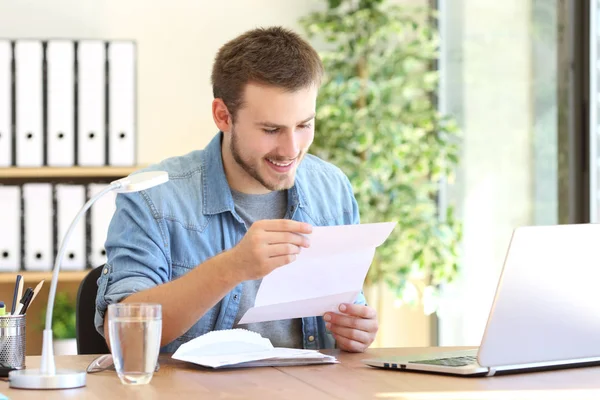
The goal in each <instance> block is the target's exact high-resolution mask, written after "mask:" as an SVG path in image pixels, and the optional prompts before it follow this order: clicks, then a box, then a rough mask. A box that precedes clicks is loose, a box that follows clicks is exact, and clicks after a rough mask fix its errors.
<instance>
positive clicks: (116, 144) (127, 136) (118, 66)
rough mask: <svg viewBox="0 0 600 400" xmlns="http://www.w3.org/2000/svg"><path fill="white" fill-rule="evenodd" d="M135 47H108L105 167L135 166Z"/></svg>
mask: <svg viewBox="0 0 600 400" xmlns="http://www.w3.org/2000/svg"><path fill="white" fill-rule="evenodd" d="M135 58H136V57H135V44H134V43H133V42H124V41H123V42H120V41H115V42H110V43H109V44H108V68H109V72H108V98H109V99H108V110H109V111H108V119H109V121H108V164H109V165H114V166H131V165H135V142H136V132H135V113H136V85H135Z"/></svg>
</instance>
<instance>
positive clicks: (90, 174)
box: [0, 165, 144, 355]
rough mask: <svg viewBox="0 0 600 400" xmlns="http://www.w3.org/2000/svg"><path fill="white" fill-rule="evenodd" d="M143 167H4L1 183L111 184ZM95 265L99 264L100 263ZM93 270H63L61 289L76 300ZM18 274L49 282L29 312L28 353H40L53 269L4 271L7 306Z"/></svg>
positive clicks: (0, 281) (1, 285)
mask: <svg viewBox="0 0 600 400" xmlns="http://www.w3.org/2000/svg"><path fill="white" fill-rule="evenodd" d="M143 167H144V166H142V165H137V166H131V167H112V166H104V167H79V166H74V167H39V168H25V167H8V168H6V167H4V168H0V185H21V184H24V183H27V182H54V183H59V182H73V183H79V184H88V183H108V182H111V181H113V180H116V179H120V178H123V177H125V176H127V175H130V174H131V173H132V172H134V171H136V170H139V169H141V168H143ZM93 267H97V265H94V266H93ZM90 270H91V269H85V270H83V271H66V270H61V271H60V274H59V275H58V288H57V291H58V292H67V293H68V295H69V297H70V298H71V299H72V300H76V297H77V291H78V289H79V285H80V283H81V281H82V280H83V278H85V276H86V275H87V274H88V273H89V272H90ZM17 274H21V275H22V276H23V279H24V282H25V287H28V286H31V287H33V286H34V285H36V284H37V283H38V282H40V281H41V280H44V281H45V283H44V286H43V287H42V291H41V292H40V293H39V294H38V296H37V297H36V300H35V301H34V304H32V307H31V309H29V310H28V311H27V314H28V315H27V331H26V342H27V344H26V353H27V355H39V354H41V349H42V330H43V325H42V321H41V317H42V315H43V311H44V310H45V309H46V306H47V300H48V290H49V287H50V281H51V279H52V271H43V272H41V271H27V270H21V271H18V272H0V293H2V298H0V300H2V301H5V302H8V303H7V306H10V305H11V304H12V293H13V288H14V284H15V279H16V275H17Z"/></svg>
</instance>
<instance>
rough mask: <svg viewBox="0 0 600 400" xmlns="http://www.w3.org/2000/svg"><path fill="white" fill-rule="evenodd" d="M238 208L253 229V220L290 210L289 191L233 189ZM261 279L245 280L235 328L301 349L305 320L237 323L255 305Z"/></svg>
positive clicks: (275, 216)
mask: <svg viewBox="0 0 600 400" xmlns="http://www.w3.org/2000/svg"><path fill="white" fill-rule="evenodd" d="M231 194H232V196H233V202H234V203H235V211H236V212H237V213H238V214H239V216H240V217H242V219H243V220H244V222H245V223H246V227H247V228H250V226H251V225H252V223H254V221H258V220H262V219H280V218H283V217H284V216H285V213H286V209H287V191H285V190H277V191H273V192H270V193H267V194H260V195H252V194H245V193H240V192H237V191H235V190H233V189H232V190H231ZM261 281H262V279H257V280H254V281H245V282H244V283H243V284H242V296H241V299H240V308H239V311H238V313H237V316H236V318H235V321H234V324H233V327H234V328H242V329H248V330H250V331H254V332H258V333H260V334H261V336H263V337H266V338H269V340H270V341H271V343H272V344H273V346H275V347H289V348H302V347H303V341H302V319H300V318H295V319H291V320H290V319H287V320H279V321H267V322H257V323H252V324H242V325H238V322H239V320H240V319H241V318H242V316H243V315H244V314H245V313H246V311H248V309H249V308H250V307H253V306H254V300H255V299H256V293H257V292H258V287H259V286H260V283H261Z"/></svg>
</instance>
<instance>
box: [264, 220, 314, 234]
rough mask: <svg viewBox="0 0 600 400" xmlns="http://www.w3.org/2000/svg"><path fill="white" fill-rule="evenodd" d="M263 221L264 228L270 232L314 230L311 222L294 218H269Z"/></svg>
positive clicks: (308, 231)
mask: <svg viewBox="0 0 600 400" xmlns="http://www.w3.org/2000/svg"><path fill="white" fill-rule="evenodd" d="M262 222H263V229H264V230H265V231H268V232H295V233H304V234H308V233H311V232H312V226H311V225H310V224H307V223H306V222H300V221H294V220H292V219H267V220H263V221H262Z"/></svg>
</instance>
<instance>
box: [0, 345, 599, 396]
mask: <svg viewBox="0 0 600 400" xmlns="http://www.w3.org/2000/svg"><path fill="white" fill-rule="evenodd" d="M423 350H424V349H418V348H403V349H370V350H368V351H367V353H363V354H350V353H345V352H341V353H340V352H334V353H333V354H335V355H336V356H337V357H338V360H339V361H340V364H332V365H316V366H301V367H281V368H271V367H263V368H248V369H233V370H207V369H204V368H201V367H198V366H196V365H194V364H190V363H185V362H182V361H178V360H173V359H172V358H170V356H167V355H161V356H160V362H161V368H160V370H159V371H158V372H157V373H155V374H154V377H153V378H152V381H151V382H150V384H148V385H142V386H125V385H122V384H121V383H120V381H119V379H118V377H117V376H116V374H115V372H114V371H104V372H100V373H94V374H88V376H87V386H86V387H83V388H79V389H69V390H65V391H38V390H18V389H10V388H9V387H8V382H7V381H0V393H2V394H4V395H6V396H8V398H9V399H11V400H12V399H41V398H43V399H48V400H52V399H64V398H85V399H90V400H92V399H99V400H100V399H102V400H105V399H113V398H117V399H121V400H122V399H126V398H136V399H137V398H139V399H165V398H171V397H174V398H184V397H188V396H189V398H205V399H209V398H210V399H215V398H218V399H254V398H256V399H303V400H305V399H415V400H417V399H506V398H510V399H533V398H536V399H537V398H539V399H559V398H560V399H566V398H568V399H592V398H594V399H598V398H600V367H593V368H576V369H568V370H562V371H550V372H536V373H528V374H519V375H510V376H498V377H491V378H460V377H451V376H443V375H432V374H422V373H415V372H405V371H404V372H402V371H390V370H381V369H376V368H371V367H368V366H365V365H364V364H362V363H361V362H360V360H361V359H364V358H366V357H371V356H380V355H384V354H385V355H407V354H411V353H416V352H423ZM427 350H428V351H429V350H430V351H432V352H433V351H436V349H435V348H430V349H427ZM438 350H439V349H438ZM445 350H448V349H445ZM94 358H95V357H94V356H88V355H85V356H59V357H57V358H56V360H57V367H58V368H70V369H81V370H85V368H86V367H87V365H88V364H89V363H90V361H92V360H93V359H94ZM39 361H40V357H39V356H31V357H27V361H26V362H27V365H28V367H29V368H37V367H38V366H39ZM167 396H168V397H167Z"/></svg>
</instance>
